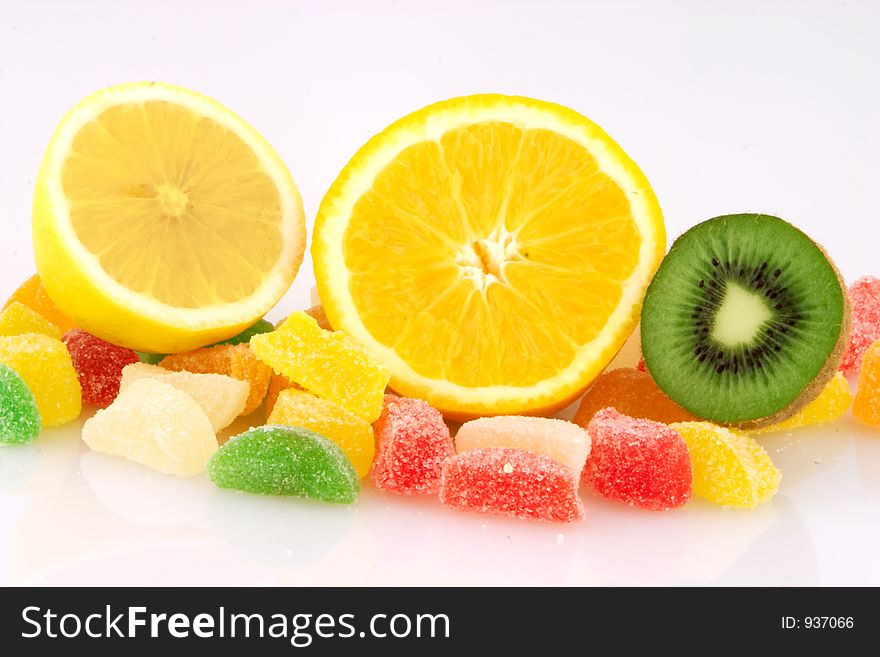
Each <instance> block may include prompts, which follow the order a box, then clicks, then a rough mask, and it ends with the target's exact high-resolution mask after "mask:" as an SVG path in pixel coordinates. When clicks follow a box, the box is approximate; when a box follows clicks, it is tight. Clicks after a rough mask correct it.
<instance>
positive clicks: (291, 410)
mask: <svg viewBox="0 0 880 657" xmlns="http://www.w3.org/2000/svg"><path fill="white" fill-rule="evenodd" d="M266 422H267V424H285V425H288V426H293V427H304V428H306V429H311V430H312V431H314V432H315V433H317V434H320V435H322V436H324V437H325V438H329V439H330V440H332V441H333V442H334V443H336V444H337V445H339V447H341V448H342V451H343V452H345V455H346V456H347V457H348V460H349V461H351V464H352V465H353V466H354V469H355V470H356V471H357V473H358V476H359V477H366V476H367V474H368V473H369V472H370V465H371V464H372V463H373V455H374V454H375V453H376V441H375V439H374V438H373V427H371V426H370V423H369V422H367V421H366V420H362V419H361V418H359V417H358V416H357V415H355V414H353V413H349V412H348V411H347V410H345V409H344V408H342V406H340V405H339V404H334V403H333V402H331V401H327V400H326V399H321V398H320V397H316V396H315V395H313V394H311V393H309V392H305V391H304V390H294V389H289V390H283V391H282V392H281V393H280V394H279V395H278V400H277V401H276V403H275V405H274V408H273V409H272V413H271V414H270V415H269V417H268V419H267V420H266Z"/></svg>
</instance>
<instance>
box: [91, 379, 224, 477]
mask: <svg viewBox="0 0 880 657" xmlns="http://www.w3.org/2000/svg"><path fill="white" fill-rule="evenodd" d="M82 437H83V440H84V441H85V442H86V444H87V445H88V446H89V448H91V449H93V450H94V451H96V452H103V453H104V454H110V455H111V456H121V457H123V458H126V459H129V460H130V461H135V462H136V463H141V464H143V465H145V466H147V467H148V468H152V469H153V470H158V471H159V472H165V473H167V474H172V475H177V476H178V477H191V476H193V475H197V474H199V473H201V472H204V470H205V464H206V463H207V461H208V459H209V458H210V457H211V455H212V454H213V453H214V452H216V451H217V439H216V438H215V437H214V429H213V428H212V427H211V422H210V420H208V417H207V416H206V415H205V413H204V411H203V410H202V408H201V406H199V405H198V404H197V403H196V402H195V400H194V399H193V398H192V397H190V396H189V395H188V394H186V393H185V392H183V391H181V390H178V389H177V388H175V387H174V386H172V385H170V384H168V383H164V382H163V381H161V380H159V379H140V380H138V381H133V382H132V383H131V385H129V386H127V387H126V388H125V390H123V391H122V392H120V393H119V396H118V397H117V398H116V400H115V401H114V402H113V403H112V404H110V406H108V407H107V408H105V409H102V410H100V411H98V412H97V413H95V415H94V416H93V417H91V418H89V419H88V420H86V423H85V424H84V425H83V430H82Z"/></svg>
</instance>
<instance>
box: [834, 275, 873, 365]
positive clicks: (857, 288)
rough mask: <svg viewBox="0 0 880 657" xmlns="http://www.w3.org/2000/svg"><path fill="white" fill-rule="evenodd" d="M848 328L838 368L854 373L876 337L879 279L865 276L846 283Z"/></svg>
mask: <svg viewBox="0 0 880 657" xmlns="http://www.w3.org/2000/svg"><path fill="white" fill-rule="evenodd" d="M849 302H850V305H851V306H852V313H851V317H852V328H851V329H850V333H849V344H848V345H847V347H846V352H845V353H844V354H843V362H842V363H841V365H840V369H841V370H842V371H843V373H844V374H848V375H849V374H858V372H859V369H861V367H862V357H863V356H864V355H865V352H866V351H867V350H868V347H870V346H871V345H872V344H873V343H874V341H876V340H880V279H877V278H874V277H873V276H865V277H864V278H860V279H859V280H857V281H856V282H855V283H853V284H852V285H850V286H849Z"/></svg>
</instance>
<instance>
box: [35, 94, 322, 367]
mask: <svg viewBox="0 0 880 657" xmlns="http://www.w3.org/2000/svg"><path fill="white" fill-rule="evenodd" d="M33 241H34V254H35V257H36V262H37V269H38V270H39V273H40V276H41V278H42V282H43V285H44V286H45V288H46V290H47V292H48V293H49V296H50V297H51V298H52V300H53V301H54V302H55V303H56V304H57V305H58V307H59V308H60V309H61V310H62V312H64V314H65V315H67V316H69V317H70V318H71V319H73V320H74V322H75V323H76V324H77V325H79V326H81V327H83V328H84V329H86V330H88V331H90V332H92V333H94V334H96V335H98V336H99V337H101V338H103V339H105V340H108V341H110V342H112V343H115V344H120V345H124V346H126V347H130V348H132V349H138V350H141V351H148V352H158V353H173V352H179V351H185V350H189V349H193V348H196V347H200V346H202V345H205V344H209V343H213V342H216V341H218V340H223V339H225V338H228V337H230V336H232V335H235V334H236V333H237V332H239V331H241V330H242V329H244V328H245V327H247V326H249V325H250V324H252V323H253V322H254V321H256V320H257V319H258V318H260V317H262V316H263V315H264V314H265V313H266V311H268V310H269V309H270V308H271V307H272V306H273V305H275V303H276V302H277V301H278V299H280V298H281V296H282V295H283V294H284V292H285V291H286V290H287V288H288V287H289V286H290V283H291V282H292V280H293V278H294V276H295V274H296V271H297V269H298V268H299V265H300V263H301V262H302V257H303V251H304V248H305V221H304V214H303V207H302V200H301V198H300V195H299V192H298V191H297V188H296V185H295V184H294V183H293V180H292V179H291V176H290V173H289V172H288V170H287V168H286V167H285V166H284V163H283V162H282V161H281V158H280V157H279V156H278V154H277V153H276V152H275V151H274V150H273V149H272V147H271V146H269V144H268V143H266V141H265V140H264V139H263V138H262V137H261V136H260V135H259V134H258V133H257V132H256V130H254V129H253V128H252V127H250V126H249V125H248V124H247V123H245V121H244V120H242V119H241V118H240V117H238V116H237V115H236V114H234V113H233V112H231V111H230V110H228V109H226V108H225V107H223V106H222V105H221V104H220V103H218V102H216V101H214V100H212V99H210V98H208V97H206V96H203V95H201V94H198V93H195V92H193V91H189V90H187V89H183V88H180V87H175V86H172V85H169V84H162V83H157V82H140V83H132V84H123V85H119V86H115V87H110V88H107V89H104V90H102V91H99V92H97V93H94V94H92V95H91V96H89V97H87V98H86V99H84V100H83V101H82V102H80V103H79V104H78V105H77V106H76V107H74V108H73V109H72V110H71V111H70V112H68V113H67V115H66V116H65V117H64V118H63V120H62V121H61V123H60V125H59V126H58V128H57V130H56V132H55V134H54V136H53V137H52V140H51V143H50V144H49V147H48V150H47V151H46V154H45V156H44V158H43V163H42V166H41V168H40V172H39V176H38V178H37V182H36V185H35V192H34V208H33Z"/></svg>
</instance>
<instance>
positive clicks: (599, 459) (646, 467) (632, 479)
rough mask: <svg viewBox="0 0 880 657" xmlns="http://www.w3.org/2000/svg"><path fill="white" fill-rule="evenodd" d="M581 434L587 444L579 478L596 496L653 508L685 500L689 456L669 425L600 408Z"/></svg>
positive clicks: (690, 478) (690, 473) (688, 491)
mask: <svg viewBox="0 0 880 657" xmlns="http://www.w3.org/2000/svg"><path fill="white" fill-rule="evenodd" d="M587 433H589V434H590V438H591V439H592V441H593V446H592V450H591V451H590V456H589V458H588V459H587V464H586V465H585V466H584V474H583V482H584V483H585V484H586V485H587V486H589V487H590V488H593V489H594V490H596V491H597V492H598V493H599V494H600V495H603V496H604V497H608V498H610V499H614V500H619V501H620V502H623V503H625V504H628V505H630V506H636V507H640V508H643V509H651V510H653V511H665V510H667V509H672V508H675V507H678V506H682V505H684V504H686V503H687V501H688V500H689V499H690V496H691V485H692V484H693V470H692V468H691V456H690V453H689V452H688V448H687V444H686V443H685V442H684V439H683V438H682V437H681V435H680V434H679V433H678V432H677V431H675V430H674V429H670V428H669V427H667V426H666V425H665V424H660V423H659V422H652V421H651V420H637V419H635V418H631V417H629V416H627V415H623V414H622V413H618V412H617V411H616V410H615V409H613V408H606V409H603V410H601V411H599V412H598V413H596V414H595V415H594V416H593V419H592V421H591V422H590V424H589V426H588V427H587Z"/></svg>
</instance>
